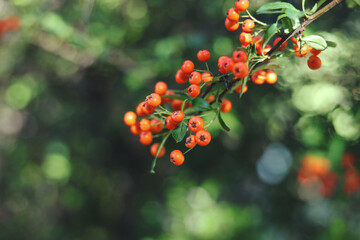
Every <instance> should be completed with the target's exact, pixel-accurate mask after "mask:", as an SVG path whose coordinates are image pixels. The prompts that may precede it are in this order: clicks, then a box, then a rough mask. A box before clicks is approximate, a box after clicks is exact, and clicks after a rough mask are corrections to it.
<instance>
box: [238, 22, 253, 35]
mask: <svg viewBox="0 0 360 240" xmlns="http://www.w3.org/2000/svg"><path fill="white" fill-rule="evenodd" d="M254 27H255V23H254V21H253V20H251V19H245V21H244V22H243V24H242V26H241V29H242V30H243V32H246V33H251V32H252V31H253V30H252V29H253V28H254Z"/></svg>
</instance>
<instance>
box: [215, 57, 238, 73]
mask: <svg viewBox="0 0 360 240" xmlns="http://www.w3.org/2000/svg"><path fill="white" fill-rule="evenodd" d="M233 66H234V60H232V59H231V58H229V57H226V56H222V57H220V58H219V59H218V68H219V72H221V73H228V72H231V71H232V70H233Z"/></svg>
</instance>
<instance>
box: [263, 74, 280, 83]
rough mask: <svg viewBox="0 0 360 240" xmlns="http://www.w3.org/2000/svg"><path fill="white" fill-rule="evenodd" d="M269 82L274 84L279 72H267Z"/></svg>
mask: <svg viewBox="0 0 360 240" xmlns="http://www.w3.org/2000/svg"><path fill="white" fill-rule="evenodd" d="M265 81H266V82H267V83H268V84H274V83H276V81H277V74H276V73H275V72H274V71H268V72H267V73H266V80H265Z"/></svg>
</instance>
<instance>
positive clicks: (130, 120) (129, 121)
mask: <svg viewBox="0 0 360 240" xmlns="http://www.w3.org/2000/svg"><path fill="white" fill-rule="evenodd" d="M136 118H137V116H136V114H135V113H134V112H132V111H129V112H127V113H125V115H124V123H125V124H126V125H127V126H132V125H134V124H135V123H136Z"/></svg>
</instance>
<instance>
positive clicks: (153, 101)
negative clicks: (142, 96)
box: [146, 93, 161, 108]
mask: <svg viewBox="0 0 360 240" xmlns="http://www.w3.org/2000/svg"><path fill="white" fill-rule="evenodd" d="M146 102H147V103H148V104H149V105H150V106H152V107H154V108H156V107H157V106H159V105H160V104H161V97H160V95H159V94H157V93H152V94H150V95H149V96H147V97H146Z"/></svg>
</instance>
